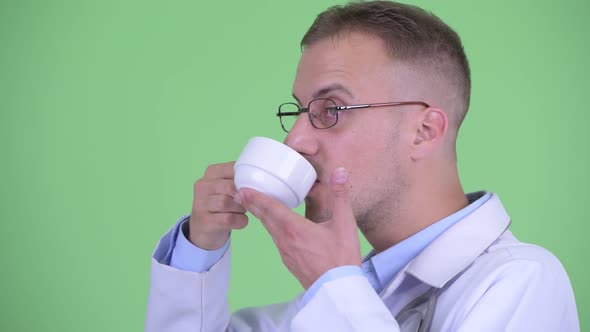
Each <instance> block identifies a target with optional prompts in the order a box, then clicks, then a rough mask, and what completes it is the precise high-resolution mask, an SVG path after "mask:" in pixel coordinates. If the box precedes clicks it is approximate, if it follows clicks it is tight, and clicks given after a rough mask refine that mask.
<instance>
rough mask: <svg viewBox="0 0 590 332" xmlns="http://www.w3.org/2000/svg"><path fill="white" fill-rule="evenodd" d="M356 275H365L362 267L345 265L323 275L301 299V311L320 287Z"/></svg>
mask: <svg viewBox="0 0 590 332" xmlns="http://www.w3.org/2000/svg"><path fill="white" fill-rule="evenodd" d="M355 275H361V276H362V275H363V270H361V267H360V266H357V265H344V266H338V267H335V268H333V269H330V270H328V271H327V272H325V273H324V274H322V275H321V276H320V277H319V278H318V280H316V281H315V282H314V283H313V284H312V285H311V287H309V288H308V289H307V291H306V292H305V294H303V297H302V298H301V301H300V302H299V309H301V308H303V307H304V306H305V305H306V304H307V303H308V302H309V301H310V300H311V299H312V298H313V296H314V295H315V294H316V293H317V292H318V290H319V289H320V287H322V285H323V284H325V283H327V282H329V281H332V280H336V279H340V278H344V277H349V276H355Z"/></svg>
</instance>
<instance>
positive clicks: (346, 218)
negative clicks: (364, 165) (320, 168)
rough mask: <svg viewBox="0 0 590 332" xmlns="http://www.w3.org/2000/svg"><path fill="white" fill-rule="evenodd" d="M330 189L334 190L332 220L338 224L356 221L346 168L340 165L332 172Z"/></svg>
mask: <svg viewBox="0 0 590 332" xmlns="http://www.w3.org/2000/svg"><path fill="white" fill-rule="evenodd" d="M330 190H331V192H332V220H333V221H334V222H335V223H337V224H341V223H344V222H354V220H355V219H354V214H353V212H352V205H351V202H350V192H349V191H350V183H349V181H348V171H347V170H346V169H345V168H343V167H338V168H336V169H335V170H334V171H333V172H332V175H331V177H330ZM355 224H356V222H355Z"/></svg>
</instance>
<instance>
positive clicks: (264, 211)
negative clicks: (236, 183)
mask: <svg viewBox="0 0 590 332" xmlns="http://www.w3.org/2000/svg"><path fill="white" fill-rule="evenodd" d="M236 200H237V201H238V203H239V204H241V205H242V206H243V207H244V208H246V210H248V211H250V213H252V214H253V215H254V216H255V217H256V218H258V219H259V220H260V221H261V222H262V224H263V225H264V227H265V228H266V230H267V231H268V232H269V233H270V235H271V236H272V237H273V238H274V237H276V236H277V235H279V234H280V232H281V230H282V229H283V227H282V226H283V225H284V224H285V223H289V222H297V221H299V219H302V217H301V216H300V215H298V214H297V213H295V212H293V211H291V210H290V209H289V208H288V207H287V206H285V205H284V204H283V203H281V202H279V201H277V200H274V199H272V198H270V197H268V196H266V195H264V194H263V193H261V192H258V191H256V190H254V189H250V188H242V189H240V190H239V191H238V194H237V195H236Z"/></svg>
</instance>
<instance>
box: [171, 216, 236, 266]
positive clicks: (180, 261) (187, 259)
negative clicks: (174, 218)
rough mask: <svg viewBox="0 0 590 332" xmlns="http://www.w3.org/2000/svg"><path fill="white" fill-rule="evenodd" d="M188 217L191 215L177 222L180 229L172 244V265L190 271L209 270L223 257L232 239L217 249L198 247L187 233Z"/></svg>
mask: <svg viewBox="0 0 590 332" xmlns="http://www.w3.org/2000/svg"><path fill="white" fill-rule="evenodd" d="M188 219H189V217H188V216H187V217H186V218H185V219H184V220H183V221H182V222H180V223H178V224H177V227H178V228H180V230H179V231H177V232H176V239H175V243H174V244H173V245H171V247H173V249H172V253H171V258H170V266H172V267H174V268H177V269H179V270H183V271H190V272H206V271H209V269H211V267H212V266H213V265H215V263H217V262H219V260H220V259H221V257H223V254H225V252H226V251H227V249H228V248H229V242H230V241H229V239H228V240H227V242H226V243H225V244H224V245H223V247H221V248H219V249H215V250H205V249H202V248H199V247H197V246H196V245H194V244H193V243H192V242H190V241H189V240H188V239H187V238H186V235H185V232H186V230H188Z"/></svg>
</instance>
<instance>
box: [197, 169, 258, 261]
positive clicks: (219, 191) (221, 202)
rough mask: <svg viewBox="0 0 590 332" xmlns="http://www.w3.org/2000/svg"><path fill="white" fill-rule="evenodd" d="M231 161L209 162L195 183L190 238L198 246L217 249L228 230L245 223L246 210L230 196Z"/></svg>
mask: <svg viewBox="0 0 590 332" xmlns="http://www.w3.org/2000/svg"><path fill="white" fill-rule="evenodd" d="M234 163H235V162H228V163H224V164H217V165H211V166H209V167H207V170H206V171H205V175H203V177H202V178H201V179H199V180H197V181H196V182H195V185H194V199H193V208H192V212H191V217H190V220H189V226H190V227H189V228H190V241H191V242H192V243H193V244H194V245H196V246H198V247H200V248H202V249H206V250H214V249H218V248H221V247H222V246H223V245H224V244H225V243H226V242H227V239H228V238H229V233H230V231H231V230H232V229H242V228H244V227H246V225H248V217H247V216H246V210H245V209H244V208H243V207H242V206H241V205H240V204H238V203H236V202H235V201H234V199H233V197H234V196H235V195H236V192H237V190H236V187H235V185H234Z"/></svg>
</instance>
